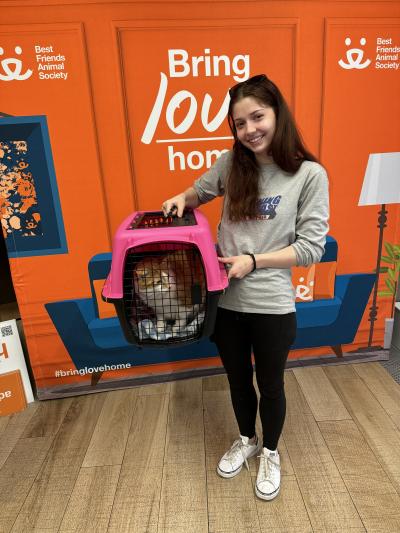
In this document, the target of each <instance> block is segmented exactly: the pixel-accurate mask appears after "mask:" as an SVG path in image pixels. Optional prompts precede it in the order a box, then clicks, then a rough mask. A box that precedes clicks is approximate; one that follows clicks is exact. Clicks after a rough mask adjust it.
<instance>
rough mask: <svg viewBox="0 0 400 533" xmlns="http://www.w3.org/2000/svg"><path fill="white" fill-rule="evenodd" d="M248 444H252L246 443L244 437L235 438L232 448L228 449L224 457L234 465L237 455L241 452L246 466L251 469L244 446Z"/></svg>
mask: <svg viewBox="0 0 400 533" xmlns="http://www.w3.org/2000/svg"><path fill="white" fill-rule="evenodd" d="M247 446H250V445H249V444H245V443H244V442H243V441H242V439H237V440H235V442H234V443H233V444H232V446H231V448H230V450H228V451H227V452H226V454H225V457H224V459H225V460H227V461H229V462H230V463H231V465H232V466H234V465H233V462H234V460H235V457H237V455H238V454H239V453H240V454H241V455H242V457H243V461H244V464H245V465H246V468H247V470H249V463H248V461H247V457H246V454H245V452H244V448H245V447H247Z"/></svg>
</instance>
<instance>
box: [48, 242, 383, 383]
mask: <svg viewBox="0 0 400 533" xmlns="http://www.w3.org/2000/svg"><path fill="white" fill-rule="evenodd" d="M337 253H338V246H337V242H336V240H335V239H334V238H333V237H330V236H329V237H328V238H327V242H326V245H325V253H324V255H323V257H322V262H328V261H336V260H337ZM110 267H111V253H103V254H97V255H95V256H94V257H92V259H91V260H90V261H89V266H88V270H89V280H90V285H91V292H92V294H91V296H90V297H88V298H78V299H73V300H64V301H60V302H51V303H47V304H45V307H46V309H47V312H48V313H49V315H50V318H51V320H52V321H53V324H54V326H55V327H56V329H57V331H58V334H59V335H60V337H61V340H62V342H63V343H64V346H65V348H66V349H67V351H68V353H69V355H70V357H71V359H72V362H73V363H74V365H75V366H76V368H77V369H78V370H80V369H84V368H86V367H87V368H93V367H99V366H104V365H109V366H111V365H117V364H127V363H130V364H131V365H132V366H141V365H152V364H161V363H167V362H172V361H184V360H193V359H200V358H207V357H215V356H218V351H217V347H216V345H215V344H214V343H213V342H211V341H210V340H209V339H208V338H203V339H201V340H200V341H198V342H196V343H193V344H189V345H184V346H180V347H168V346H164V347H163V348H162V349H161V348H160V347H157V348H152V347H150V346H146V347H143V348H139V347H136V346H134V345H132V344H129V343H128V342H127V341H126V340H125V337H124V335H123V332H122V329H121V326H120V323H119V320H118V318H117V317H115V318H102V319H101V318H99V315H98V307H97V300H96V295H95V290H94V286H93V281H94V280H102V279H105V278H106V277H107V275H108V273H109V270H110ZM375 279H376V276H375V274H374V273H360V274H344V275H338V276H336V281H335V295H334V298H332V299H322V300H316V301H312V302H304V303H303V302H301V303H297V304H296V311H297V328H298V329H297V338H296V341H295V343H294V344H293V346H292V349H299V348H315V347H320V346H329V347H331V349H332V350H333V351H334V352H335V354H336V355H337V356H338V357H341V356H343V352H342V344H349V343H351V342H353V340H354V337H355V335H356V333H357V329H358V327H359V324H360V321H361V318H362V315H363V313H364V310H365V307H366V305H367V302H368V298H369V295H370V293H371V290H372V287H373V285H374V283H375ZM110 305H111V304H110ZM101 374H102V372H101V371H99V372H95V373H93V374H92V385H96V383H97V382H98V380H99V379H100V377H101Z"/></svg>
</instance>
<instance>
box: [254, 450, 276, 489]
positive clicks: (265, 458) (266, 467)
mask: <svg viewBox="0 0 400 533" xmlns="http://www.w3.org/2000/svg"><path fill="white" fill-rule="evenodd" d="M257 457H259V459H260V460H261V465H260V467H261V469H262V471H263V472H264V476H265V477H264V479H262V480H261V482H265V481H268V482H269V483H270V484H271V485H272V487H273V488H274V489H276V487H275V484H274V483H273V481H272V479H271V478H272V476H273V474H274V473H275V472H276V471H278V472H279V470H280V464H279V463H277V462H275V461H274V460H273V459H271V456H270V455H266V454H265V453H261V455H258V456H257ZM270 474H271V475H270Z"/></svg>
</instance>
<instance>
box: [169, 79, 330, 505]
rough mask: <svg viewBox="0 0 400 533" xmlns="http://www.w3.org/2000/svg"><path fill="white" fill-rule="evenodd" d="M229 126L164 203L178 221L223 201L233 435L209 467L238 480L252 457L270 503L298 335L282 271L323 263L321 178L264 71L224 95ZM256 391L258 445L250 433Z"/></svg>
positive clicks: (223, 328) (223, 305)
mask: <svg viewBox="0 0 400 533" xmlns="http://www.w3.org/2000/svg"><path fill="white" fill-rule="evenodd" d="M230 96H231V101H230V105H229V111H228V120H229V125H230V128H231V130H232V133H233V136H234V145H233V149H232V150H231V151H228V152H226V153H224V154H223V155H222V156H221V157H220V158H219V159H218V160H217V162H216V163H215V164H214V166H213V167H212V168H210V170H209V171H208V172H206V173H205V174H204V175H203V176H201V177H200V178H199V179H198V180H196V181H195V183H194V184H193V187H190V188H189V189H187V190H186V191H185V192H184V193H181V194H178V195H177V196H174V197H173V198H170V199H169V200H166V201H165V202H164V203H163V211H164V213H165V214H167V213H169V212H171V211H175V212H176V213H177V215H178V216H182V213H183V210H184V208H185V207H197V206H199V205H201V204H204V203H206V202H209V201H210V200H212V199H213V198H215V197H216V196H224V205H223V212H222V216H221V222H220V224H219V227H218V244H219V249H220V251H221V255H222V257H221V258H220V259H219V260H220V261H222V262H223V263H225V264H226V265H227V267H228V268H229V280H230V281H229V287H228V289H227V290H226V291H225V294H224V295H223V296H221V298H220V301H219V307H218V313H217V319H216V325H215V332H214V337H213V340H214V341H215V343H216V344H217V347H218V350H219V353H220V356H221V359H222V362H223V365H224V367H225V370H226V373H227V376H228V380H229V386H230V392H231V398H232V404H233V409H234V412H235V415H236V419H237V422H238V426H239V431H240V435H239V438H238V439H237V440H236V441H235V442H234V443H233V445H232V447H231V448H230V449H229V450H228V451H227V452H226V453H225V454H224V455H223V457H222V458H221V460H220V462H219V463H218V466H217V472H218V474H219V475H220V476H222V477H225V478H230V477H233V476H235V475H237V474H238V473H239V472H240V470H241V468H242V466H243V464H245V465H246V466H247V468H248V463H247V459H248V458H249V457H251V456H253V455H255V454H257V453H260V455H259V457H260V465H259V470H258V475H257V480H256V484H255V491H256V494H257V496H258V497H259V498H262V499H264V500H271V499H272V498H274V497H275V496H277V494H278V492H279V488H280V460H279V453H278V450H277V444H278V440H279V437H280V434H281V432H282V428H283V423H284V420H285V413H286V399H285V391H284V369H285V364H286V360H287V356H288V352H289V349H290V346H291V345H292V344H293V342H294V340H295V336H296V314H295V294H294V289H293V286H292V282H291V271H290V267H292V266H294V265H304V266H306V265H310V264H312V263H316V262H318V261H319V260H320V259H321V256H322V254H323V252H324V245H325V237H326V234H327V231H328V214H329V201H328V180H327V175H326V172H325V170H324V168H323V167H322V166H321V165H320V164H319V163H318V162H317V161H316V158H315V157H314V156H313V155H312V154H311V153H310V152H308V151H307V150H306V148H305V147H304V145H303V143H302V140H301V137H300V135H299V132H298V131H297V129H296V125H295V122H294V120H293V117H292V115H291V113H290V111H289V109H288V106H287V104H286V102H285V100H284V98H283V96H282V94H281V92H280V91H279V89H278V88H277V86H276V85H275V84H274V83H273V82H272V81H271V80H269V79H268V78H267V77H266V76H265V75H259V76H254V77H253V78H250V79H248V80H246V81H244V82H241V83H239V84H237V85H235V86H234V87H233V88H232V89H231V90H230ZM252 351H253V354H254V360H255V370H256V379H257V385H258V389H259V392H260V405H259V408H260V418H261V425H262V431H263V437H262V440H261V439H259V438H258V437H257V435H256V431H255V423H256V415H257V407H258V400H257V395H256V391H255V389H254V386H253V366H252V360H251V352H252Z"/></svg>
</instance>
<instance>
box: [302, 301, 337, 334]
mask: <svg viewBox="0 0 400 533" xmlns="http://www.w3.org/2000/svg"><path fill="white" fill-rule="evenodd" d="M341 305H342V300H341V299H340V298H338V297H335V298H330V299H326V300H314V301H313V302H300V303H296V311H297V327H298V328H316V327H319V326H329V325H330V324H332V323H333V322H335V320H336V319H337V317H338V314H339V310H340V306H341Z"/></svg>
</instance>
